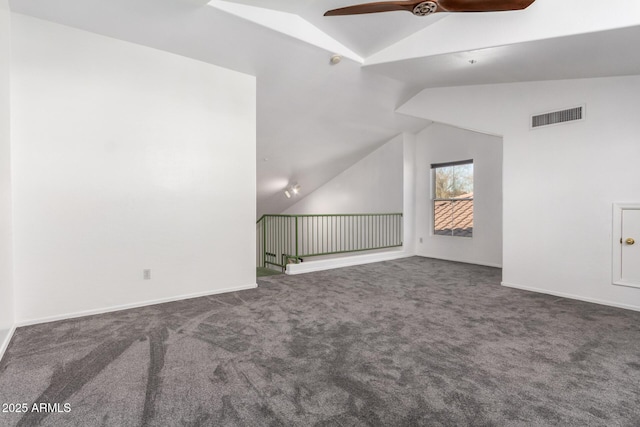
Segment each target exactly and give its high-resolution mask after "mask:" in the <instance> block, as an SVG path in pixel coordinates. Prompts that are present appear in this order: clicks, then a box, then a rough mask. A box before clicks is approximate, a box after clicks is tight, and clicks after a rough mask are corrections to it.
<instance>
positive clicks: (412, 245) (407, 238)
mask: <svg viewBox="0 0 640 427" xmlns="http://www.w3.org/2000/svg"><path fill="white" fill-rule="evenodd" d="M402 138H403V152H402V158H403V166H402V169H403V178H402V185H403V195H402V197H403V201H402V204H403V208H402V213H403V215H402V216H403V231H404V239H403V241H402V249H403V250H404V252H405V253H406V254H407V255H414V254H415V251H416V185H417V181H416V180H417V175H418V164H417V158H416V150H417V139H416V135H414V134H410V133H404V134H402Z"/></svg>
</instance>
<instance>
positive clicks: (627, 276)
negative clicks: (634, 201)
mask: <svg viewBox="0 0 640 427" xmlns="http://www.w3.org/2000/svg"><path fill="white" fill-rule="evenodd" d="M621 244H622V248H621V250H622V259H621V263H620V264H621V276H622V277H621V279H622V280H623V281H624V282H628V283H634V284H637V285H638V286H640V209H623V210H622V241H621Z"/></svg>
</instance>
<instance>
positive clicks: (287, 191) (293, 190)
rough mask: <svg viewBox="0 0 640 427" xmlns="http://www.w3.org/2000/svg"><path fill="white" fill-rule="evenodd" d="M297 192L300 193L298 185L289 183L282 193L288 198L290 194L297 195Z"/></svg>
mask: <svg viewBox="0 0 640 427" xmlns="http://www.w3.org/2000/svg"><path fill="white" fill-rule="evenodd" d="M298 194H300V185H299V184H297V183H296V184H291V185H289V186H288V187H287V188H285V189H284V195H285V196H286V197H287V199H290V198H291V197H292V196H297V195H298Z"/></svg>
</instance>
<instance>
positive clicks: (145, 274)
mask: <svg viewBox="0 0 640 427" xmlns="http://www.w3.org/2000/svg"><path fill="white" fill-rule="evenodd" d="M142 278H143V279H144V280H151V269H146V270H142Z"/></svg>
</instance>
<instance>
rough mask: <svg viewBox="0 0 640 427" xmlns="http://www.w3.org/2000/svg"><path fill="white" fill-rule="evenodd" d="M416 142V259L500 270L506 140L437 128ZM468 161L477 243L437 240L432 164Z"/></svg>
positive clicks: (420, 136)
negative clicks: (441, 260) (423, 258)
mask: <svg viewBox="0 0 640 427" xmlns="http://www.w3.org/2000/svg"><path fill="white" fill-rule="evenodd" d="M416 139H417V147H416V196H415V200H416V202H415V203H416V240H417V243H416V254H417V255H421V256H426V257H431V258H441V259H448V260H452V261H461V262H468V263H473V264H482V265H489V266H494V267H500V266H501V265H502V139H501V138H499V137H496V136H492V135H487V134H482V133H477V132H471V131H468V130H464V129H460V128H455V127H452V126H447V125H442V124H438V123H434V124H432V125H431V126H429V127H427V128H426V129H425V130H424V131H422V132H420V133H419V134H418V135H417V138H416ZM468 159H473V170H474V173H473V175H474V188H473V190H474V201H473V222H474V224H473V226H474V228H473V237H471V238H466V237H451V236H438V235H434V234H433V203H432V200H431V197H432V186H433V184H432V178H431V164H432V163H445V162H453V161H459V160H468ZM420 239H422V242H420Z"/></svg>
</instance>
